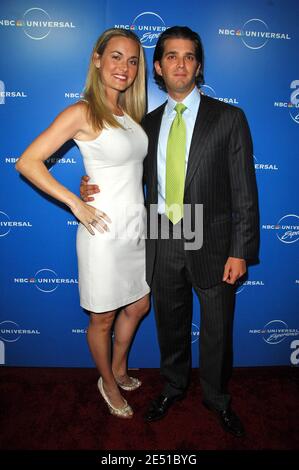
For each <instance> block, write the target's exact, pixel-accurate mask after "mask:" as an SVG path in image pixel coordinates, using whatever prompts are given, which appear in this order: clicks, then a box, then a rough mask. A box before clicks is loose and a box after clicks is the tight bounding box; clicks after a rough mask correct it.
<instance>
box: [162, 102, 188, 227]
mask: <svg viewBox="0 0 299 470" xmlns="http://www.w3.org/2000/svg"><path fill="white" fill-rule="evenodd" d="M174 109H175V111H176V113H177V114H176V117H175V118H174V120H173V122H172V124H171V127H170V131H169V135H168V142H167V150H166V191H165V202H166V208H165V213H166V215H167V217H168V218H169V220H171V222H172V223H173V224H177V223H178V222H179V221H180V220H181V218H182V217H183V214H184V207H183V200H184V186H185V157H186V124H185V121H184V119H183V116H182V114H183V112H184V111H185V110H186V109H187V107H186V106H185V105H184V104H183V103H177V104H176V106H175V108H174ZM171 206H172V207H171Z"/></svg>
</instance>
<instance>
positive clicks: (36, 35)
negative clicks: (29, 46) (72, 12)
mask: <svg viewBox="0 0 299 470" xmlns="http://www.w3.org/2000/svg"><path fill="white" fill-rule="evenodd" d="M1 26H2V27H4V28H9V27H18V28H21V29H22V30H23V32H24V34H26V36H27V37H28V38H30V39H34V40H36V41H38V40H40V39H45V38H46V37H47V36H48V35H49V34H50V32H51V31H52V30H53V29H61V28H63V29H72V28H75V25H74V24H73V22H72V21H62V20H61V19H57V18H55V19H52V18H51V17H50V15H49V13H48V12H47V11H46V10H43V9H42V8H37V7H33V8H29V9H28V10H26V11H25V13H24V14H23V16H22V17H21V18H19V19H16V18H0V27H1Z"/></svg>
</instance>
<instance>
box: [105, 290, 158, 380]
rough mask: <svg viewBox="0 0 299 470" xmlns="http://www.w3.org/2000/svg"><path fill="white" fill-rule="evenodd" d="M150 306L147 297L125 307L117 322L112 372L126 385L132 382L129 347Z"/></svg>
mask: <svg viewBox="0 0 299 470" xmlns="http://www.w3.org/2000/svg"><path fill="white" fill-rule="evenodd" d="M149 306H150V303H149V295H145V296H144V297H142V299H139V300H137V302H134V303H132V304H130V305H127V306H126V307H124V308H123V309H122V310H121V311H120V313H119V315H118V317H117V319H116V321H115V325H114V342H113V358H112V370H113V374H114V376H115V377H116V379H118V380H120V381H121V382H122V383H124V384H125V383H129V381H130V379H129V377H128V375H127V357H128V351H129V347H130V344H131V341H132V338H133V336H134V333H135V331H136V328H137V326H138V324H139V322H140V320H141V319H142V318H143V316H144V315H145V313H146V312H147V311H148V310H149Z"/></svg>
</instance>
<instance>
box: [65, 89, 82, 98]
mask: <svg viewBox="0 0 299 470" xmlns="http://www.w3.org/2000/svg"><path fill="white" fill-rule="evenodd" d="M64 97H65V98H67V99H78V100H80V99H81V98H83V93H79V92H78V91H65V93H64Z"/></svg>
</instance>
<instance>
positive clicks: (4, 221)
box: [0, 211, 32, 237]
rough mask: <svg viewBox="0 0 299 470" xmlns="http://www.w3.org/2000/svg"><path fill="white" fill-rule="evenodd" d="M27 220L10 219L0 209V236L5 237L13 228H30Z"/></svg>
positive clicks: (30, 225)
mask: <svg viewBox="0 0 299 470" xmlns="http://www.w3.org/2000/svg"><path fill="white" fill-rule="evenodd" d="M31 227H32V224H31V222H30V221H29V220H11V218H10V217H9V215H8V214H6V212H2V211H0V237H5V236H6V235H8V234H9V233H10V231H11V230H12V229H13V230H15V229H22V228H25V229H26V228H31Z"/></svg>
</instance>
